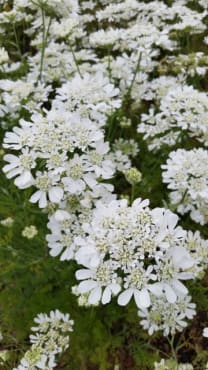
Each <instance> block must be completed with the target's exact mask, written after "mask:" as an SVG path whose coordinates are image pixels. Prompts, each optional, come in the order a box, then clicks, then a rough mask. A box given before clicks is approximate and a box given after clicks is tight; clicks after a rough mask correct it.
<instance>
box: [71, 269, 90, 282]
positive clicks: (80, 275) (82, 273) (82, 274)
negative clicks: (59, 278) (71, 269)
mask: <svg viewBox="0 0 208 370" xmlns="http://www.w3.org/2000/svg"><path fill="white" fill-rule="evenodd" d="M75 276H76V279H77V280H84V279H89V278H90V277H91V276H92V271H91V270H86V269H81V270H78V271H76V274H75Z"/></svg>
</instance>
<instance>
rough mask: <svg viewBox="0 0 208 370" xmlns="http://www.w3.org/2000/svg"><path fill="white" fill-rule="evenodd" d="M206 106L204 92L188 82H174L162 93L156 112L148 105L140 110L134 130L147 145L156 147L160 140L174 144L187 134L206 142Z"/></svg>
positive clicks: (206, 96)
mask: <svg viewBox="0 0 208 370" xmlns="http://www.w3.org/2000/svg"><path fill="white" fill-rule="evenodd" d="M207 106H208V95H207V94H206V93H204V92H200V91H198V90H196V89H194V88H193V87H192V86H187V85H184V86H183V85H181V86H176V87H175V88H173V89H170V90H168V92H167V94H166V95H165V96H164V97H162V99H161V102H160V107H159V112H158V110H157V113H155V112H154V110H153V109H151V110H150V111H149V114H142V117H141V123H140V124H139V125H138V128H137V131H138V132H139V133H144V139H148V141H149V145H148V146H149V149H158V148H160V147H161V146H162V145H163V144H167V145H170V146H171V145H174V144H175V143H176V142H180V140H181V138H182V136H183V135H187V134H188V135H189V136H190V137H194V138H195V139H196V140H198V141H200V142H202V143H204V145H206V146H207V145H208V139H207V138H208V124H207V122H208V114H207V113H208V109H207ZM159 134H160V136H159Z"/></svg>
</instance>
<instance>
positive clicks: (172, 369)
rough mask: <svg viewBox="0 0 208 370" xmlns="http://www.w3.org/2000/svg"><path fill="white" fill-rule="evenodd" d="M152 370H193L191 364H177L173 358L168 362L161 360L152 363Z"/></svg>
mask: <svg viewBox="0 0 208 370" xmlns="http://www.w3.org/2000/svg"><path fill="white" fill-rule="evenodd" d="M154 370H194V368H193V366H192V364H189V363H186V364H179V363H178V362H177V361H176V360H175V359H174V358H170V359H168V360H164V358H162V359H161V361H160V362H155V363H154Z"/></svg>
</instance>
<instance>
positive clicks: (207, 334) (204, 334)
mask: <svg viewBox="0 0 208 370" xmlns="http://www.w3.org/2000/svg"><path fill="white" fill-rule="evenodd" d="M203 336H204V337H206V338H208V328H204V329H203Z"/></svg>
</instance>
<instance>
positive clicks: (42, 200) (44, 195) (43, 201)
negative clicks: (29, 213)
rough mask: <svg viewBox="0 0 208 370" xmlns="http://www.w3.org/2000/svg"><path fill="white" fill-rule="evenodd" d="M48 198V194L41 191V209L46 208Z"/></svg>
mask: <svg viewBox="0 0 208 370" xmlns="http://www.w3.org/2000/svg"><path fill="white" fill-rule="evenodd" d="M47 203H48V202H47V198H46V193H45V192H43V191H41V194H40V199H39V203H38V205H39V207H40V208H45V207H46V206H47Z"/></svg>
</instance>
